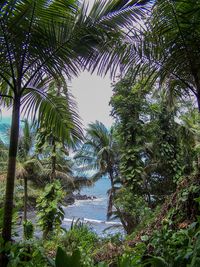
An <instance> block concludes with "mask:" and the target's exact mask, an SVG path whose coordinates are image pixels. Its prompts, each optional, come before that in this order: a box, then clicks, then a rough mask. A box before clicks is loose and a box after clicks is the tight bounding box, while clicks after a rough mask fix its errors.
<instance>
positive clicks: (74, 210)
mask: <svg viewBox="0 0 200 267" xmlns="http://www.w3.org/2000/svg"><path fill="white" fill-rule="evenodd" d="M10 124H11V118H10V117H4V118H0V138H1V139H2V141H3V142H5V143H7V144H8V136H9V129H10ZM109 188H110V181H109V179H108V177H106V176H105V177H103V178H101V179H100V180H99V181H97V182H96V183H95V184H94V186H92V187H91V186H90V187H84V188H82V189H81V191H80V192H79V193H80V194H81V195H87V196H95V199H88V200H76V201H75V203H74V204H72V205H69V206H67V207H63V209H64V212H65V218H64V220H63V223H62V227H63V228H65V229H66V230H68V229H70V227H71V225H72V224H73V223H75V222H77V221H79V222H81V223H83V224H86V225H87V226H88V227H89V228H91V229H92V230H93V231H94V232H96V233H97V234H98V235H99V236H108V235H113V234H116V233H120V234H122V235H123V230H122V226H121V223H120V222H119V220H109V221H108V220H107V216H106V214H107V204H108V203H107V202H108V196H107V191H108V189H109ZM75 193H76V192H75Z"/></svg>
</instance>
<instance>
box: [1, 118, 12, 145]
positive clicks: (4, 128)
mask: <svg viewBox="0 0 200 267" xmlns="http://www.w3.org/2000/svg"><path fill="white" fill-rule="evenodd" d="M10 125H11V117H4V118H1V117H0V138H1V140H2V141H3V142H4V143H6V144H8V140H9V132H10Z"/></svg>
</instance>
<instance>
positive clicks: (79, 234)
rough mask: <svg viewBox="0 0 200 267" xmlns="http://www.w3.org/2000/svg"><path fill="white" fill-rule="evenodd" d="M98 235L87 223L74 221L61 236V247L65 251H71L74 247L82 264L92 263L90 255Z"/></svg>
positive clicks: (94, 247) (88, 264)
mask: <svg viewBox="0 0 200 267" xmlns="http://www.w3.org/2000/svg"><path fill="white" fill-rule="evenodd" d="M98 240H99V238H98V236H97V234H95V233H94V232H93V231H92V230H91V229H90V228H89V227H88V226H87V225H85V224H82V223H81V222H80V221H76V222H75V223H73V224H72V227H71V229H70V230H69V231H67V232H66V234H65V235H64V236H63V238H62V244H63V247H64V248H65V250H66V251H67V252H70V253H73V251H75V250H76V249H79V250H80V253H81V262H82V264H83V265H84V266H86V267H87V266H90V265H91V264H92V262H93V261H92V259H91V255H92V253H93V252H94V250H95V249H96V246H97V243H98Z"/></svg>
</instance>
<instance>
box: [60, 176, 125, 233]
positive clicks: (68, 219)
mask: <svg viewBox="0 0 200 267" xmlns="http://www.w3.org/2000/svg"><path fill="white" fill-rule="evenodd" d="M109 188H110V181H109V179H108V178H107V177H104V178H102V179H100V180H99V181H97V182H96V183H95V185H94V186H93V187H87V188H84V189H82V190H81V192H80V193H81V194H83V195H84V194H86V195H88V196H95V197H96V199H93V200H78V201H76V202H75V203H74V204H73V205H70V206H68V207H64V211H65V218H64V221H63V227H64V228H66V229H69V227H70V226H71V223H72V221H73V220H74V221H76V220H77V219H80V220H81V221H82V222H83V223H85V224H87V225H88V226H89V227H90V228H92V229H93V231H95V232H96V233H97V234H99V235H100V236H105V235H108V234H115V233H116V232H120V233H122V234H123V230H122V226H121V223H120V222H119V221H118V220H113V221H107V218H106V214H107V202H108V197H107V191H108V189H109Z"/></svg>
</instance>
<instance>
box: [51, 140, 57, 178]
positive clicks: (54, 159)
mask: <svg viewBox="0 0 200 267" xmlns="http://www.w3.org/2000/svg"><path fill="white" fill-rule="evenodd" d="M51 153H52V155H51V181H53V180H54V179H55V174H56V142H55V137H54V136H53V139H52V152H51Z"/></svg>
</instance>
